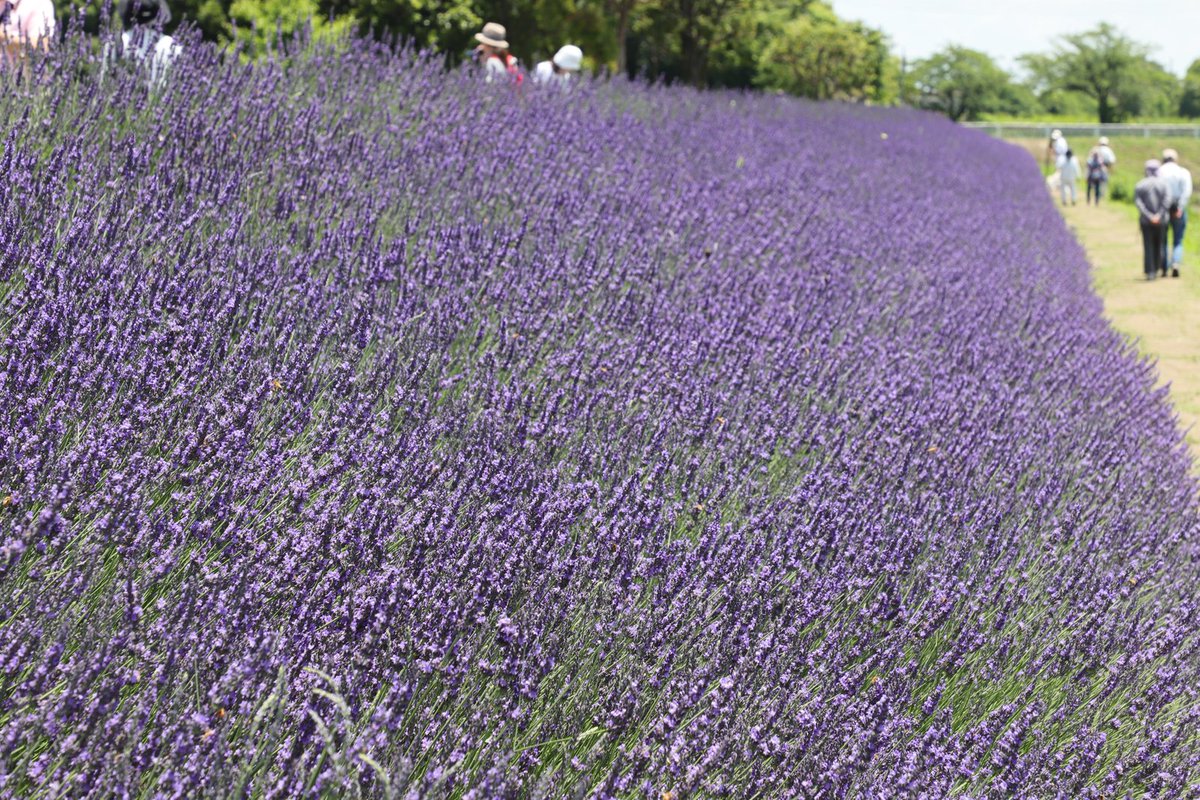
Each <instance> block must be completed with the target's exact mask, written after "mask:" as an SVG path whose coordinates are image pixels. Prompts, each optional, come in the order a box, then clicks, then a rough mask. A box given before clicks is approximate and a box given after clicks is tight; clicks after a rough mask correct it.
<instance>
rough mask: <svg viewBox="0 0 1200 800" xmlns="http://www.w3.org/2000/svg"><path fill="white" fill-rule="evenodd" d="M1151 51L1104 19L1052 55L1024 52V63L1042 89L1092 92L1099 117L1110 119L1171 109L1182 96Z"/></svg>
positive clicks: (1064, 39)
mask: <svg viewBox="0 0 1200 800" xmlns="http://www.w3.org/2000/svg"><path fill="white" fill-rule="evenodd" d="M1148 54H1149V48H1148V47H1147V46H1146V45H1143V44H1140V43H1138V42H1135V41H1133V40H1132V39H1130V38H1129V37H1127V36H1125V35H1123V34H1122V33H1121V32H1120V31H1118V30H1117V29H1116V28H1114V27H1113V26H1112V25H1109V24H1108V23H1101V24H1100V25H1099V26H1098V27H1097V28H1095V29H1094V30H1091V31H1087V32H1084V33H1078V34H1070V35H1067V36H1063V37H1061V40H1060V42H1059V44H1058V45H1057V46H1056V47H1055V49H1054V50H1053V51H1052V52H1051V53H1049V54H1030V55H1026V56H1023V57H1022V63H1023V64H1024V65H1025V68H1026V69H1027V70H1028V71H1029V73H1030V75H1031V76H1032V78H1033V82H1034V85H1035V86H1036V87H1038V89H1039V90H1040V91H1042V92H1044V93H1048V92H1053V91H1063V92H1078V93H1080V94H1083V95H1086V96H1087V97H1089V98H1091V99H1092V100H1093V101H1094V102H1095V108H1096V114H1097V117H1098V119H1099V121H1100V122H1102V123H1107V122H1120V121H1122V120H1125V119H1128V118H1130V117H1133V116H1137V115H1139V114H1142V113H1150V114H1153V113H1171V111H1172V108H1173V106H1174V104H1175V102H1176V101H1177V98H1175V97H1173V96H1172V94H1173V92H1174V91H1176V90H1175V88H1174V86H1173V83H1174V81H1175V79H1174V78H1172V77H1171V76H1170V75H1169V74H1168V73H1166V71H1165V70H1163V69H1162V67H1161V66H1159V65H1158V64H1156V63H1154V62H1153V61H1151V60H1150V59H1149V57H1148ZM1051 110H1054V109H1051ZM1056 113H1058V112H1056Z"/></svg>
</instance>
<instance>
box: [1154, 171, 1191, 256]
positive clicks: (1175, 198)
mask: <svg viewBox="0 0 1200 800" xmlns="http://www.w3.org/2000/svg"><path fill="white" fill-rule="evenodd" d="M1158 177H1160V178H1162V179H1163V182H1164V183H1166V184H1167V205H1168V207H1169V209H1170V212H1169V214H1168V216H1167V219H1168V221H1169V223H1170V226H1171V244H1170V246H1169V247H1168V246H1167V241H1166V239H1167V237H1166V236H1164V237H1163V247H1164V248H1166V250H1167V252H1166V260H1165V261H1164V263H1165V264H1169V265H1170V267H1171V275H1172V277H1175V278H1178V277H1179V268H1180V266H1182V265H1183V234H1184V232H1185V231H1186V230H1187V209H1188V202H1189V201H1190V200H1191V199H1192V173H1191V172H1189V171H1188V170H1187V168H1185V167H1183V166H1181V165H1180V163H1179V153H1177V152H1175V151H1174V150H1173V149H1171V148H1169V147H1168V148H1167V149H1166V150H1163V163H1162V166H1161V167H1159V168H1158Z"/></svg>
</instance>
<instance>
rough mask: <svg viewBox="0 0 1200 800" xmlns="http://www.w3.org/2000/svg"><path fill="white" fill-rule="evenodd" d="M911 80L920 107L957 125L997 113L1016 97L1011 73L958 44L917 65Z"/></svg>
mask: <svg viewBox="0 0 1200 800" xmlns="http://www.w3.org/2000/svg"><path fill="white" fill-rule="evenodd" d="M908 80H909V81H910V82H911V86H912V89H913V91H914V92H915V93H916V101H917V104H918V105H919V106H921V107H922V108H928V109H932V110H935V111H940V112H942V113H943V114H945V115H946V116H948V117H950V119H952V120H954V121H955V122H957V121H959V120H961V119H969V120H970V119H978V118H979V115H980V114H982V113H985V112H988V111H997V110H999V109H1000V107H1001V106H1002V105H1004V103H1005V100H1006V96H1012V95H1013V94H1014V92H1013V90H1012V89H1011V87H1010V83H1011V78H1010V77H1009V75H1008V73H1007V72H1005V71H1004V70H1002V69H1001V68H1000V67H999V66H997V65H996V62H995V61H993V60H992V58H991V56H989V55H987V54H986V53H981V52H979V51H978V50H971V49H969V48H966V47H959V46H957V45H951V46H949V47H947V48H946V49H945V50H943V51H941V52H940V53H935V54H934V55H932V56H930V57H929V58H926V59H922V60H920V61H917V62H916V63H914V64H913V66H912V71H911V72H910V73H909V75H908Z"/></svg>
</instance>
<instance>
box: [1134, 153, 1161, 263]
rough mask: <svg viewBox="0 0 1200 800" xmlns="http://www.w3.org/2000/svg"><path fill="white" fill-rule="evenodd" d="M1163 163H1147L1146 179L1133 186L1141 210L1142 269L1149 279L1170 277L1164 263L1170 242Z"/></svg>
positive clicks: (1138, 208)
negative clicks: (1160, 171) (1166, 244)
mask: <svg viewBox="0 0 1200 800" xmlns="http://www.w3.org/2000/svg"><path fill="white" fill-rule="evenodd" d="M1158 167H1159V164H1158V162H1157V161H1156V160H1154V159H1150V160H1149V161H1147V162H1146V164H1145V170H1146V177H1144V178H1142V179H1141V180H1140V181H1138V182H1137V185H1136V186H1134V187H1133V203H1134V205H1136V206H1137V210H1138V223H1139V224H1140V225H1141V228H1142V254H1143V255H1142V270H1143V271H1144V272H1145V273H1146V280H1148V281H1152V280H1154V278H1155V277H1156V276H1157V275H1158V274H1159V273H1162V274H1163V275H1166V274H1167V269H1166V266H1165V264H1164V262H1163V256H1164V255H1165V253H1164V251H1163V242H1165V241H1166V218H1167V199H1168V198H1167V184H1166V183H1165V182H1164V181H1163V179H1162V178H1160V177H1158Z"/></svg>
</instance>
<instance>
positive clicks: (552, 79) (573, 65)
mask: <svg viewBox="0 0 1200 800" xmlns="http://www.w3.org/2000/svg"><path fill="white" fill-rule="evenodd" d="M582 66H583V51H582V50H580V49H579V48H578V47H576V46H575V45H573V44H564V45H563V46H562V47H560V48H559V49H558V52H557V53H555V54H554V58H552V59H550V60H549V61H541V62H538V64H537V66H535V67H534V68H533V80H534V82H535V83H560V84H564V85H565V84H566V83H567V82H568V81H570V80H571V76H572V75H574V74H575V73H576V72H579V70H580V68H581V67H582Z"/></svg>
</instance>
